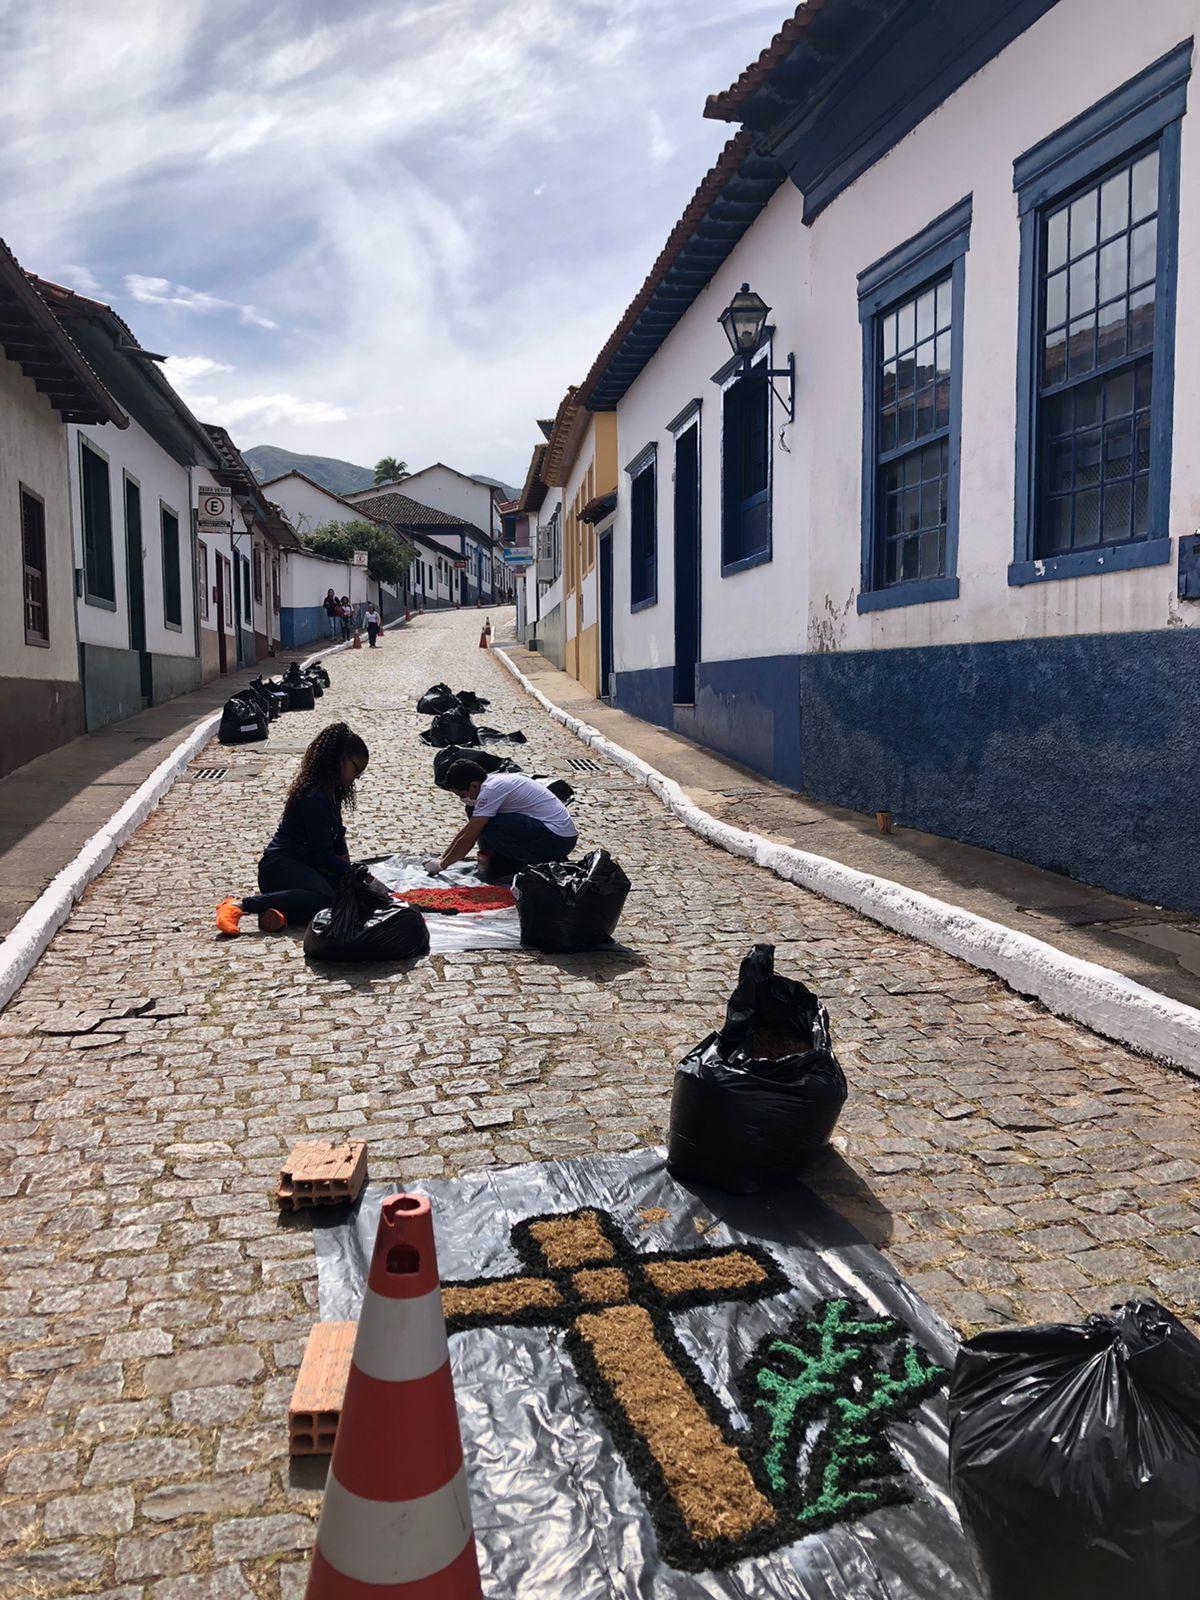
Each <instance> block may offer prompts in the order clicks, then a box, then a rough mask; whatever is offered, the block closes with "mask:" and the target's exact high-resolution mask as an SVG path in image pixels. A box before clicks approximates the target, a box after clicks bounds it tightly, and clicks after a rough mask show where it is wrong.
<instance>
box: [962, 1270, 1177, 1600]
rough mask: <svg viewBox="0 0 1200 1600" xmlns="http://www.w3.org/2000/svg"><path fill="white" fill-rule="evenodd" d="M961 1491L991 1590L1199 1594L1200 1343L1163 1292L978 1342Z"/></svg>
mask: <svg viewBox="0 0 1200 1600" xmlns="http://www.w3.org/2000/svg"><path fill="white" fill-rule="evenodd" d="M950 1486H951V1491H952V1493H953V1495H954V1499H955V1501H956V1502H957V1505H958V1510H959V1515H960V1516H961V1518H962V1521H963V1526H964V1528H965V1529H966V1531H967V1534H968V1536H969V1537H970V1539H971V1541H972V1543H973V1544H974V1546H975V1550H976V1554H977V1556H978V1559H979V1563H980V1567H981V1573H982V1576H983V1578H984V1580H985V1584H986V1585H987V1586H988V1592H989V1593H990V1595H991V1600H1075V1597H1076V1596H1078V1597H1079V1600H1184V1597H1185V1596H1191V1595H1195V1594H1197V1593H1200V1340H1198V1339H1196V1337H1195V1336H1194V1335H1193V1334H1192V1333H1191V1332H1189V1330H1188V1329H1187V1328H1185V1327H1184V1325H1183V1323H1181V1322H1179V1321H1178V1320H1177V1319H1176V1318H1175V1317H1173V1316H1172V1315H1171V1313H1170V1312H1169V1311H1167V1310H1166V1309H1165V1308H1164V1307H1162V1306H1160V1305H1158V1304H1157V1303H1156V1302H1155V1301H1153V1300H1131V1301H1129V1303H1128V1304H1127V1305H1124V1306H1117V1307H1114V1309H1113V1311H1112V1313H1111V1314H1110V1315H1107V1316H1105V1315H1096V1316H1092V1317H1089V1318H1088V1319H1087V1321H1086V1322H1084V1323H1081V1324H1070V1323H1064V1324H1058V1325H1054V1324H1048V1325H1045V1326H1042V1327H1034V1328H1004V1329H1000V1330H998V1331H997V1332H995V1333H984V1334H980V1335H979V1336H978V1337H977V1338H975V1339H968V1340H967V1342H966V1343H965V1344H964V1345H963V1346H962V1348H961V1349H960V1350H959V1353H958V1358H957V1360H956V1362H955V1367H954V1376H953V1378H952V1380H951V1385H950Z"/></svg>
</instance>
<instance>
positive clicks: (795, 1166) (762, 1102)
mask: <svg viewBox="0 0 1200 1600" xmlns="http://www.w3.org/2000/svg"><path fill="white" fill-rule="evenodd" d="M845 1103H846V1078H845V1075H844V1073H843V1072H842V1069H841V1067H840V1066H839V1065H838V1061H837V1057H836V1056H835V1055H834V1053H833V1047H832V1044H831V1042H830V1035H829V1013H828V1012H827V1011H826V1009H825V1007H824V1006H823V1005H822V1004H821V1002H820V1001H819V1000H818V999H817V997H816V995H815V994H813V993H812V991H811V990H810V989H807V988H805V986H804V984H802V983H797V982H796V980H795V979H793V978H783V977H780V976H779V975H778V974H777V973H776V971H775V946H774V945H771V944H756V945H755V946H754V948H753V949H752V950H751V951H750V953H749V954H748V955H747V956H746V958H745V960H744V961H743V962H742V965H741V970H740V971H739V973H738V982H737V988H736V989H735V990H734V991H733V993H732V994H731V995H730V997H729V1002H728V1004H727V1006H726V1008H725V1026H724V1027H723V1028H722V1029H721V1031H720V1032H719V1033H711V1034H709V1036H708V1038H707V1039H705V1040H704V1041H703V1042H702V1043H701V1044H698V1045H697V1046H696V1048H695V1049H694V1050H691V1051H689V1052H688V1054H687V1055H686V1056H684V1058H683V1060H682V1061H681V1062H680V1063H679V1068H678V1070H677V1072H676V1073H675V1089H674V1093H673V1094H672V1097H671V1130H670V1136H669V1139H668V1151H667V1163H668V1165H669V1166H670V1168H671V1170H672V1171H673V1172H674V1173H676V1174H677V1175H678V1176H679V1177H681V1178H690V1179H693V1180H694V1181H695V1182H697V1183H711V1184H712V1185H713V1186H714V1187H715V1188H718V1189H725V1190H728V1191H729V1192H730V1193H731V1194H753V1193H755V1191H756V1190H759V1189H765V1188H766V1187H767V1186H768V1185H769V1184H772V1183H778V1182H779V1181H780V1180H781V1179H784V1178H794V1177H796V1176H797V1175H798V1174H800V1173H801V1172H803V1170H804V1168H805V1167H806V1166H807V1165H808V1164H809V1162H810V1161H811V1160H812V1159H813V1157H814V1156H815V1155H816V1154H817V1152H818V1151H819V1150H821V1149H822V1148H823V1147H824V1146H825V1145H826V1144H827V1143H828V1141H829V1136H830V1134H831V1133H832V1132H833V1130H834V1127H835V1126H836V1124H837V1119H838V1116H839V1114H840V1112H841V1109H842V1107H843V1106H844V1105H845Z"/></svg>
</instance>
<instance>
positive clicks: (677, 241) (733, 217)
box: [549, 130, 784, 483]
mask: <svg viewBox="0 0 1200 1600" xmlns="http://www.w3.org/2000/svg"><path fill="white" fill-rule="evenodd" d="M783 180H784V170H783V168H782V167H781V166H780V165H779V163H778V162H777V161H775V160H774V159H773V158H772V157H770V156H765V155H761V154H760V153H759V152H758V151H757V150H756V148H755V143H754V137H753V135H752V134H750V133H748V132H746V131H745V130H743V131H741V132H740V133H736V134H735V135H734V136H733V138H732V139H730V140H729V142H728V143H727V144H726V146H725V148H724V149H723V150H722V151H721V154H720V155H719V156H718V157H717V159H716V161H715V162H714V163H713V165H712V166H711V167H710V168H709V170H708V172H707V173H705V175H704V177H703V178H702V179H701V181H700V184H699V186H698V187H697V189H696V192H695V194H693V196H692V198H691V200H690V201H689V202H688V204H687V207H686V209H685V211H684V213H683V215H682V216H681V217H680V219H679V221H678V222H677V223H676V224H675V226H674V228H672V230H671V233H670V235H669V237H668V239H667V242H666V244H665V245H664V246H663V248H662V250H661V251H660V252H659V256H658V259H657V261H655V263H654V265H653V267H651V269H650V272H649V274H648V275H647V277H646V280H645V282H644V283H643V284H642V287H641V288H640V289H639V290H638V292H637V294H636V295H635V296H634V297H633V300H632V301H631V302H630V304H629V306H628V307H627V309H626V311H625V314H624V316H623V317H622V318H621V320H620V322H618V324H617V326H616V327H615V328H614V329H613V332H612V334H611V335H610V337H609V339H608V342H607V344H605V346H604V348H603V350H601V352H600V354H599V355H598V356H597V357H596V360H595V361H594V362H593V364H592V369H591V371H590V372H589V373H588V375H587V377H586V378H585V379H584V380H583V384H582V385H581V387H580V389H579V390H578V392H577V400H578V403H579V404H581V405H584V406H587V407H588V408H589V409H591V410H593V411H611V410H612V409H614V407H615V406H616V403H617V401H618V400H619V399H620V398H621V396H622V395H623V394H624V393H625V391H626V389H628V387H629V385H630V384H631V383H632V382H633V380H634V379H635V378H636V377H637V375H638V373H639V372H641V370H642V368H643V367H644V366H645V365H646V363H647V361H649V360H650V358H651V356H653V355H654V354H655V352H656V351H657V350H658V348H659V346H660V345H661V344H662V342H663V340H664V339H665V338H666V337H667V335H668V334H669V333H670V331H671V329H672V328H673V327H674V326H675V324H676V323H677V322H678V321H679V319H680V317H682V316H683V314H684V313H685V312H686V311H687V309H688V308H689V306H690V305H691V304H692V302H693V301H694V300H695V298H696V296H697V295H698V294H700V292H701V290H702V289H704V288H705V286H706V285H707V284H708V282H709V281H710V280H711V278H712V276H713V274H714V273H715V272H716V271H717V269H718V268H719V267H721V266H722V265H723V264H724V262H725V260H726V259H727V258H728V256H729V254H730V252H731V251H732V250H733V249H734V247H735V245H736V244H737V243H738V241H739V240H740V239H741V237H742V235H743V234H744V233H745V231H746V229H747V228H748V227H750V225H751V224H752V223H753V222H754V221H755V219H756V218H757V217H758V215H759V213H760V212H761V211H762V209H763V207H764V206H765V205H766V204H767V202H768V200H770V198H771V196H772V195H773V194H774V193H775V191H776V190H777V189H778V188H779V185H780V184H781V183H782V182H783ZM557 431H558V419H557V418H556V419H555V432H556V433H557ZM550 448H551V452H553V450H554V441H553V439H552V440H551V445H550ZM549 481H550V482H551V483H553V482H554V481H555V480H554V479H553V478H551V479H550V480H549Z"/></svg>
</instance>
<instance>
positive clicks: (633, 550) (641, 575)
mask: <svg viewBox="0 0 1200 1600" xmlns="http://www.w3.org/2000/svg"><path fill="white" fill-rule="evenodd" d="M625 470H626V472H627V473H628V474H629V609H630V611H643V610H645V608H646V607H647V606H652V605H655V604H657V602H658V446H657V445H656V444H648V445H647V446H646V448H645V449H644V450H643V451H642V452H641V454H640V455H639V456H637V458H636V459H635V460H633V461H631V462H630V464H629V466H628V467H626V469H625Z"/></svg>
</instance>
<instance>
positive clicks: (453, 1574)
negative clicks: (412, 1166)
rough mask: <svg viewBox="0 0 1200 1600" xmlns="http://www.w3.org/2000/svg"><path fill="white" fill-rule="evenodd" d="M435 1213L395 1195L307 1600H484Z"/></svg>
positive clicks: (372, 1274)
mask: <svg viewBox="0 0 1200 1600" xmlns="http://www.w3.org/2000/svg"><path fill="white" fill-rule="evenodd" d="M482 1596H483V1590H482V1588H481V1586H480V1581H479V1563H478V1560H477V1559H476V1555H475V1530H474V1526H473V1524H472V1522H471V1505H470V1501H469V1499H468V1497H467V1479H466V1470H465V1468H464V1466H463V1451H462V1439H461V1437H460V1434H459V1431H458V1412H457V1410H456V1408H455V1404H454V1384H453V1381H452V1379H451V1376H450V1353H449V1349H448V1346H447V1343H446V1324H445V1320H444V1318H443V1313H442V1295H441V1289H440V1287H439V1280H438V1269H437V1256H436V1254H435V1252H434V1246H433V1215H432V1212H431V1211H430V1209H429V1201H428V1200H425V1199H423V1198H422V1197H421V1196H419V1195H415V1194H397V1195H392V1196H391V1198H390V1199H388V1200H385V1201H384V1203H383V1209H382V1210H381V1212H380V1214H379V1231H378V1233H377V1234H376V1235H375V1249H374V1252H373V1253H372V1256H371V1266H370V1270H369V1271H368V1273H367V1282H366V1286H365V1288H364V1290H363V1302H362V1310H361V1312H360V1313H359V1319H358V1334H357V1336H356V1338H355V1341H354V1355H353V1358H352V1360H351V1364H350V1377H349V1380H348V1382H347V1384H346V1397H345V1399H344V1400H343V1402H342V1413H341V1417H340V1419H339V1421H338V1430H337V1438H336V1440H335V1442H334V1447H333V1460H332V1462H331V1463H330V1467H329V1478H328V1480H327V1483H326V1487H325V1499H324V1502H323V1503H322V1506H321V1520H320V1522H319V1524H318V1525H317V1543H316V1548H315V1550H314V1551H313V1560H312V1567H311V1568H310V1570H309V1574H308V1588H307V1589H306V1590H305V1600H482Z"/></svg>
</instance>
